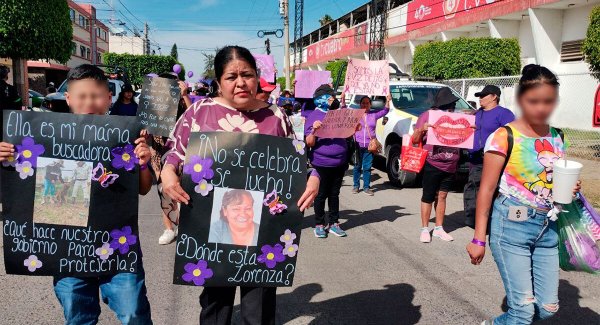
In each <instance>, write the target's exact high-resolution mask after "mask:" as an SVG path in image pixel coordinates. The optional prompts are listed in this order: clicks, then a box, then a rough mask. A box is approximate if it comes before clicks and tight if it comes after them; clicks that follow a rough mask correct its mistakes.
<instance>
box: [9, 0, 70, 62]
mask: <svg viewBox="0 0 600 325" xmlns="http://www.w3.org/2000/svg"><path fill="white" fill-rule="evenodd" d="M72 39H73V26H72V23H71V19H70V17H69V6H68V5H67V1H64V0H2V4H1V5H0V57H10V58H13V59H16V58H23V59H30V60H39V59H52V60H56V61H58V62H60V63H66V62H67V61H68V60H69V59H70V58H71V49H72V43H71V40H72Z"/></svg>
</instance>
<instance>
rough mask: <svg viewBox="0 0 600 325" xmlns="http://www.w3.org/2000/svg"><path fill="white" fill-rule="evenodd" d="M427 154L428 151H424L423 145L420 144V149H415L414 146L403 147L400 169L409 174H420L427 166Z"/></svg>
mask: <svg viewBox="0 0 600 325" xmlns="http://www.w3.org/2000/svg"><path fill="white" fill-rule="evenodd" d="M427 153H428V152H427V150H425V149H423V144H422V143H419V146H418V147H413V146H412V145H409V146H404V147H402V154H401V159H400V169H402V170H404V171H407V172H413V173H420V172H421V169H423V166H424V165H425V159H427Z"/></svg>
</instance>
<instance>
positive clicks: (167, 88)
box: [137, 77, 181, 137]
mask: <svg viewBox="0 0 600 325" xmlns="http://www.w3.org/2000/svg"><path fill="white" fill-rule="evenodd" d="M180 97H181V89H179V84H178V82H177V80H173V79H167V78H159V77H146V78H145V79H144V85H143V86H142V93H141V94H140V100H139V105H138V111H137V116H138V119H139V120H140V124H141V125H142V128H144V129H146V130H148V133H150V134H153V135H159V136H163V137H168V136H169V134H171V131H173V129H174V128H175V122H177V107H178V106H179V99H180Z"/></svg>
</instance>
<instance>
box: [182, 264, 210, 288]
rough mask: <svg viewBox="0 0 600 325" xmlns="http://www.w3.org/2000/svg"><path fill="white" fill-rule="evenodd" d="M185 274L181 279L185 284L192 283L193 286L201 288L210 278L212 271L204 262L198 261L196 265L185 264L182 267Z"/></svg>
mask: <svg viewBox="0 0 600 325" xmlns="http://www.w3.org/2000/svg"><path fill="white" fill-rule="evenodd" d="M183 268H184V269H185V274H183V276H182V277H181V278H182V279H183V281H185V282H194V285H197V286H201V285H203V284H204V282H205V281H206V279H209V278H212V276H213V271H212V270H211V269H209V268H208V264H207V263H206V261H205V260H199V261H198V263H197V264H194V263H187V264H186V265H185V266H184V267H183Z"/></svg>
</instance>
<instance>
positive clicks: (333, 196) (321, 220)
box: [314, 165, 348, 225]
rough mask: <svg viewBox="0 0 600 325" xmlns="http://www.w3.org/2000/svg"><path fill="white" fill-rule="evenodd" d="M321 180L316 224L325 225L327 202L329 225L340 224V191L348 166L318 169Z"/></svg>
mask: <svg viewBox="0 0 600 325" xmlns="http://www.w3.org/2000/svg"><path fill="white" fill-rule="evenodd" d="M315 169H316V170H317V171H318V172H319V177H320V178H321V184H320V185H319V194H317V197H316V198H315V202H314V205H315V224H316V225H325V200H327V204H328V206H329V224H330V225H332V224H334V223H338V220H339V218H340V189H341V188H342V180H343V179H344V174H345V172H346V169H348V165H342V166H339V167H316V166H315Z"/></svg>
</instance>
